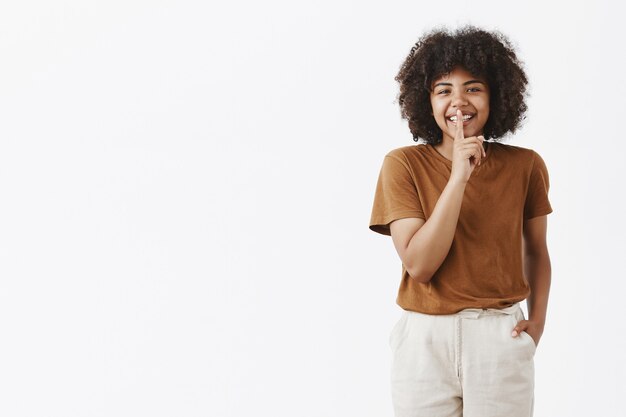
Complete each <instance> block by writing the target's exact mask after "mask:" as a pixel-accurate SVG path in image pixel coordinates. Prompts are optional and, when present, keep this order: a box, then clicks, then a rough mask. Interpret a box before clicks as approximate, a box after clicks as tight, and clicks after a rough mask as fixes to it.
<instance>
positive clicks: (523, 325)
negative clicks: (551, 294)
mask: <svg viewBox="0 0 626 417" xmlns="http://www.w3.org/2000/svg"><path fill="white" fill-rule="evenodd" d="M522 331H525V332H526V333H528V335H529V336H530V337H532V338H533V340H534V341H535V346H539V339H541V335H542V334H543V324H542V323H537V322H534V321H532V320H520V321H519V322H518V323H517V325H516V326H515V327H514V328H513V332H512V333H511V336H513V337H518V336H519V334H520V333H521V332H522Z"/></svg>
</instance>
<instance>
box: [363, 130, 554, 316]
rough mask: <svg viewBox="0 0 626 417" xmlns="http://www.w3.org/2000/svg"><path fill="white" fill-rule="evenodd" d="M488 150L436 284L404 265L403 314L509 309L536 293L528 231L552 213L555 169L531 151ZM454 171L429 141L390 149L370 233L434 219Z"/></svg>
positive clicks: (490, 146) (399, 299)
mask: <svg viewBox="0 0 626 417" xmlns="http://www.w3.org/2000/svg"><path fill="white" fill-rule="evenodd" d="M486 153H487V156H486V157H485V158H484V159H483V161H482V163H481V165H479V166H477V167H476V168H474V171H473V172H472V173H471V175H470V178H469V180H468V182H467V185H466V186H465V192H464V195H463V202H462V205H461V211H460V214H459V220H458V222H457V226H456V231H455V234H454V239H453V241H452V246H451V247H450V251H449V252H448V255H447V256H446V258H445V260H444V261H443V263H442V264H441V266H440V267H439V269H438V270H437V272H435V274H434V276H433V277H432V279H431V280H430V281H429V282H427V283H421V282H418V281H416V280H414V279H413V278H411V277H410V276H409V274H408V273H407V271H406V268H405V267H404V265H402V281H401V283H400V288H399V291H398V297H397V299H396V302H397V304H398V305H399V306H400V307H402V308H403V309H405V310H412V311H418V312H421V313H426V314H453V313H456V312H458V311H460V310H462V309H464V308H504V307H508V306H510V305H512V304H514V303H516V302H519V301H522V300H524V299H526V297H528V296H529V294H530V286H529V285H528V282H527V280H526V278H525V277H524V272H523V266H522V265H523V253H522V239H523V237H522V226H523V222H524V220H525V219H530V218H533V217H537V216H542V215H544V214H548V213H551V212H552V207H551V205H550V201H549V200H548V189H549V186H550V185H549V179H548V170H547V168H546V165H545V163H544V161H543V159H542V158H541V156H539V154H538V153H537V152H535V151H534V150H532V149H528V148H523V147H520V146H513V145H507V144H503V143H499V142H489V144H488V145H487V149H486ZM451 170H452V161H450V160H448V159H446V158H445V157H444V156H443V155H441V154H440V153H439V152H438V151H437V150H436V149H435V148H434V147H433V146H432V145H430V144H417V145H411V146H404V147H401V148H397V149H394V150H392V151H390V152H388V153H387V155H385V158H384V160H383V164H382V168H381V170H380V174H379V177H378V184H377V186H376V193H375V196H374V204H373V208H372V215H371V219H370V224H369V228H370V229H371V230H373V231H374V232H378V233H381V234H384V235H389V236H390V235H391V233H390V230H389V223H390V222H392V221H393V220H396V219H402V218H406V217H420V218H422V219H425V220H428V218H429V217H430V215H431V214H432V212H433V210H434V208H435V204H436V203H437V200H438V199H439V196H440V195H441V193H442V191H443V189H444V188H445V186H446V184H447V182H448V179H449V178H450V173H451ZM418 256H419V255H418Z"/></svg>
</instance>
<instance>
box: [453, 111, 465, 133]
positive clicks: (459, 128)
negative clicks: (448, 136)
mask: <svg viewBox="0 0 626 417" xmlns="http://www.w3.org/2000/svg"><path fill="white" fill-rule="evenodd" d="M455 139H461V140H463V139H465V136H464V135H463V113H462V112H461V109H457V110H456V137H455Z"/></svg>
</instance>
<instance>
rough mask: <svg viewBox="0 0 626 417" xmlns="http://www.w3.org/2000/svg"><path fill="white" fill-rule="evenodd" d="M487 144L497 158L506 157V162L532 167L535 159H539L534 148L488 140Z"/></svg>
mask: <svg viewBox="0 0 626 417" xmlns="http://www.w3.org/2000/svg"><path fill="white" fill-rule="evenodd" d="M489 146H492V147H493V153H494V154H497V155H498V158H499V159H506V160H507V162H508V163H515V164H519V165H523V166H528V167H532V166H533V165H534V164H535V161H536V160H537V159H539V160H541V156H540V155H539V154H538V153H537V152H536V151H535V150H534V149H530V148H526V147H523V146H518V145H510V144H508V143H501V142H490V143H489ZM541 161H542V160H541Z"/></svg>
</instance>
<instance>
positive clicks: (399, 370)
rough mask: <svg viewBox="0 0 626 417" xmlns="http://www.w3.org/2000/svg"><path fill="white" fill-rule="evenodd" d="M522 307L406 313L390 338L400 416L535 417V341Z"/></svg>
mask: <svg viewBox="0 0 626 417" xmlns="http://www.w3.org/2000/svg"><path fill="white" fill-rule="evenodd" d="M524 319H525V317H524V312H523V311H522V309H521V308H520V305H519V303H516V304H514V305H513V306H511V307H507V308H504V309H480V308H469V309H465V310H462V311H459V312H458V313H455V314H446V315H430V314H423V313H417V312H414V311H406V310H404V311H403V312H402V316H401V317H400V319H399V320H398V321H397V323H396V324H395V326H394V327H393V330H392V331H391V334H390V336H389V345H390V347H391V351H392V365H391V396H392V400H393V407H394V411H395V416H396V417H461V416H463V417H532V415H533V405H534V385H535V381H534V380H535V367H534V355H535V351H536V349H537V346H536V345H535V341H534V340H533V338H532V337H531V336H530V335H529V334H528V333H526V332H524V331H522V332H521V334H520V335H519V336H517V337H513V336H511V332H512V331H513V327H515V325H516V324H517V322H518V321H520V320H524Z"/></svg>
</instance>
